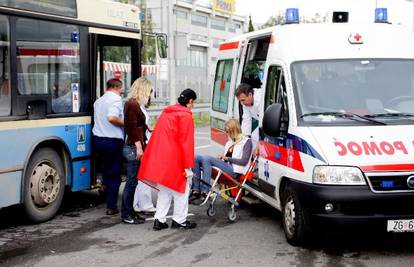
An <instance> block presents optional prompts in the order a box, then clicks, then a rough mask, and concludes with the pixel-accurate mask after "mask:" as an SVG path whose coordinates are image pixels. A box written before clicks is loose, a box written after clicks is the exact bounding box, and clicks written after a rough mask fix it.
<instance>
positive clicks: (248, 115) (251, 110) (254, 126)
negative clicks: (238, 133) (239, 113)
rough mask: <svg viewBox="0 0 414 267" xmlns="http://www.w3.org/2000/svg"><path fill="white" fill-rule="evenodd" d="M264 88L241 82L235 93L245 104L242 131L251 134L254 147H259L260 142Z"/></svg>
mask: <svg viewBox="0 0 414 267" xmlns="http://www.w3.org/2000/svg"><path fill="white" fill-rule="evenodd" d="M262 92H263V91H262V89H256V88H253V87H252V86H251V85H249V84H247V83H241V84H240V85H239V87H237V89H236V92H235V95H236V97H237V99H238V100H239V101H240V103H241V104H242V105H243V118H242V124H241V128H242V132H243V134H245V135H247V136H249V135H250V136H251V138H252V142H253V148H254V149H257V143H258V142H259V114H260V112H262V105H261V98H262V94H263V93H262Z"/></svg>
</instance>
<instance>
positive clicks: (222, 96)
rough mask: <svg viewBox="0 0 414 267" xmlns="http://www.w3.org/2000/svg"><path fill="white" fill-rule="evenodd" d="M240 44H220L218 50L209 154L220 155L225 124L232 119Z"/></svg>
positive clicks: (223, 140)
mask: <svg viewBox="0 0 414 267" xmlns="http://www.w3.org/2000/svg"><path fill="white" fill-rule="evenodd" d="M240 47H241V42H239V41H234V42H227V43H222V44H221V45H220V48H219V60H218V62H217V65H216V72H215V76H214V83H213V94H212V98H211V99H212V102H211V113H210V125H211V141H212V142H211V152H212V153H213V154H214V155H217V154H222V153H223V150H224V144H225V143H226V142H227V135H226V133H225V131H224V124H225V122H226V121H227V120H228V119H229V118H232V117H233V113H234V110H233V98H234V88H235V84H236V77H237V70H238V66H239V59H240Z"/></svg>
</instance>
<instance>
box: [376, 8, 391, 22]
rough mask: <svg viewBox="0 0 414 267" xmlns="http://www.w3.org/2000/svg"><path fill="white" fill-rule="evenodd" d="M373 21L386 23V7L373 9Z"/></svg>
mask: <svg viewBox="0 0 414 267" xmlns="http://www.w3.org/2000/svg"><path fill="white" fill-rule="evenodd" d="M375 22H377V23H388V11H387V9H386V8H376V9H375Z"/></svg>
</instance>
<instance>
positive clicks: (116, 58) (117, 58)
mask: <svg viewBox="0 0 414 267" xmlns="http://www.w3.org/2000/svg"><path fill="white" fill-rule="evenodd" d="M104 55H105V56H104V58H105V60H107V61H112V62H120V63H131V58H130V55H131V48H129V47H122V46H106V47H104Z"/></svg>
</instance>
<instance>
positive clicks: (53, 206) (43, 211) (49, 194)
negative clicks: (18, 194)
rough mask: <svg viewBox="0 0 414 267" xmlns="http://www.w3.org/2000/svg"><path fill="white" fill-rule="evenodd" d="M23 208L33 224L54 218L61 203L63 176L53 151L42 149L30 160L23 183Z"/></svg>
mask: <svg viewBox="0 0 414 267" xmlns="http://www.w3.org/2000/svg"><path fill="white" fill-rule="evenodd" d="M24 183H25V184H24V196H23V207H24V210H25V212H26V215H27V217H28V218H29V219H30V220H31V221H32V222H35V223H39V222H44V221H47V220H49V219H51V218H52V217H53V216H55V214H56V212H57V211H58V209H59V207H60V204H61V203H62V199H63V193H64V189H65V176H64V172H63V164H62V160H61V158H60V156H59V155H58V153H56V151H55V150H53V149H50V148H42V149H40V150H38V151H36V152H35V153H34V154H33V155H32V157H31V158H30V161H29V164H28V166H27V169H26V175H25V181H24Z"/></svg>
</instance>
